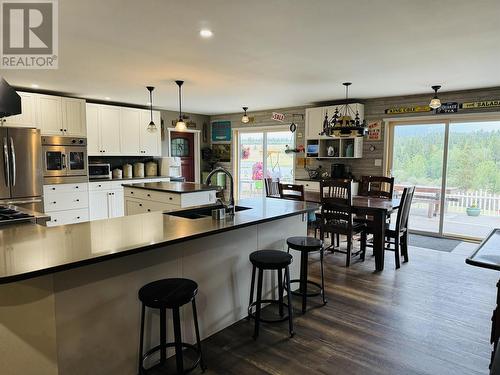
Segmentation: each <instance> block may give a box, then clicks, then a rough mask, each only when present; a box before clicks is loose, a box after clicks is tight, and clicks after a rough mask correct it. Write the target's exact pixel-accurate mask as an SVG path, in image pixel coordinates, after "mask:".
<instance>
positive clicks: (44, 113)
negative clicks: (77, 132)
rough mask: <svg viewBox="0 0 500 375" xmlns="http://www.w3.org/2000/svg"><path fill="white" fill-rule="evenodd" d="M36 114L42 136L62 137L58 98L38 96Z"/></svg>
mask: <svg viewBox="0 0 500 375" xmlns="http://www.w3.org/2000/svg"><path fill="white" fill-rule="evenodd" d="M38 114H39V122H40V129H41V133H42V134H44V135H45V134H46V135H64V127H63V115H62V98H61V97H60V96H52V95H38Z"/></svg>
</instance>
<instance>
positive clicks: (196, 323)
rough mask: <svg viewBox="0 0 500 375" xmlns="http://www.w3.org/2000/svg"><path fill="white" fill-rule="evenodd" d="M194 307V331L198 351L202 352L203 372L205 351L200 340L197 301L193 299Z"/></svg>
mask: <svg viewBox="0 0 500 375" xmlns="http://www.w3.org/2000/svg"><path fill="white" fill-rule="evenodd" d="M191 305H192V306H193V320H194V331H195V333H196V346H198V351H199V352H200V367H201V370H202V371H203V372H205V370H206V368H207V367H206V366H205V362H204V361H203V351H202V350H201V339H200V327H199V325H198V312H197V310H196V301H195V299H194V298H193V301H192V302H191Z"/></svg>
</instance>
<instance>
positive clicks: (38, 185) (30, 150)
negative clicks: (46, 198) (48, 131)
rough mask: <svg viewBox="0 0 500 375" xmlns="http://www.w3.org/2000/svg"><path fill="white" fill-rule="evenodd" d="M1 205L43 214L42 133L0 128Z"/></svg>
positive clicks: (33, 130)
mask: <svg viewBox="0 0 500 375" xmlns="http://www.w3.org/2000/svg"><path fill="white" fill-rule="evenodd" d="M0 145H1V147H2V149H1V152H0V205H1V204H14V205H16V206H20V207H24V208H27V209H29V210H33V211H38V212H43V180H42V145H41V136H40V130H38V129H27V128H26V129H25V128H7V127H2V128H0Z"/></svg>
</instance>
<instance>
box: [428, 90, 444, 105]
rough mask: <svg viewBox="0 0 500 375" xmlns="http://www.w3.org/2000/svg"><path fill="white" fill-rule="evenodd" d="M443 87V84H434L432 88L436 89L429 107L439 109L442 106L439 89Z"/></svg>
mask: <svg viewBox="0 0 500 375" xmlns="http://www.w3.org/2000/svg"><path fill="white" fill-rule="evenodd" d="M440 88H441V86H432V89H433V90H434V97H433V98H432V99H431V102H430V103H429V107H431V108H432V109H438V108H439V107H441V100H439V98H438V90H439V89H440Z"/></svg>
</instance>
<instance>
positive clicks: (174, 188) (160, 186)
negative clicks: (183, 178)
mask: <svg viewBox="0 0 500 375" xmlns="http://www.w3.org/2000/svg"><path fill="white" fill-rule="evenodd" d="M123 186H124V187H132V188H138V189H146V190H155V191H163V192H166V193H178V194H182V193H194V192H197V191H207V190H218V189H219V187H218V186H208V185H201V184H195V183H194V182H147V183H137V184H123Z"/></svg>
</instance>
